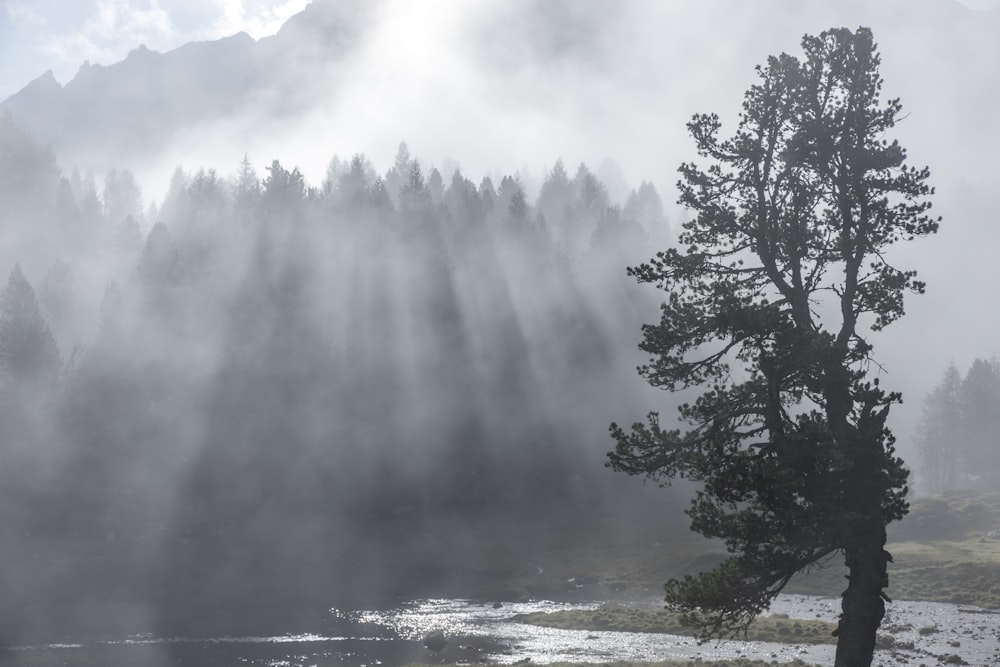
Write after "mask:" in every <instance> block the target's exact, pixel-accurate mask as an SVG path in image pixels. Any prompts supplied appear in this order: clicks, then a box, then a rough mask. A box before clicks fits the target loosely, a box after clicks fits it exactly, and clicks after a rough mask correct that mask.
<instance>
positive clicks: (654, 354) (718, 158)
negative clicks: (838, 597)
mask: <svg viewBox="0 0 1000 667" xmlns="http://www.w3.org/2000/svg"><path fill="white" fill-rule="evenodd" d="M802 47H803V50H804V51H805V57H804V59H802V60H800V59H799V58H796V57H794V56H791V55H788V54H782V55H781V56H778V57H771V58H769V59H768V62H767V65H766V66H765V67H761V68H758V70H757V71H758V75H759V80H758V83H757V84H756V85H754V86H752V87H751V88H750V89H749V90H748V91H747V93H746V95H745V97H744V103H743V113H742V114H741V116H740V123H739V129H738V130H737V132H736V134H735V135H734V136H733V137H732V138H730V139H726V140H720V139H719V137H718V134H719V129H720V127H721V123H720V121H719V118H718V116H716V115H698V116H695V117H694V119H693V120H692V121H691V122H690V123H689V124H688V128H689V130H690V132H691V134H692V136H693V137H694V140H695V143H696V145H697V148H698V153H699V155H700V156H701V157H702V158H703V159H705V160H707V161H708V163H709V166H708V167H707V169H706V168H701V167H699V166H698V165H695V164H684V165H682V166H681V169H680V171H681V175H682V181H681V183H680V184H679V187H680V190H681V203H682V204H683V205H685V206H687V207H688V208H690V209H691V210H693V211H694V212H695V213H696V217H695V218H694V219H693V220H691V221H690V222H688V223H686V224H685V225H684V232H683V234H681V236H680V239H679V241H680V243H679V247H680V249H678V248H672V249H670V250H667V251H665V252H661V253H659V254H658V255H657V257H656V258H655V259H654V260H652V261H651V262H650V263H649V264H644V265H641V266H639V267H637V268H634V269H630V271H631V272H632V274H633V275H635V276H636V277H637V278H638V279H639V281H641V282H645V283H651V284H654V285H656V286H658V287H660V288H662V289H663V290H665V291H666V292H667V293H668V294H669V298H668V300H667V301H666V303H664V304H663V305H662V308H661V310H662V312H661V319H660V322H659V323H658V324H652V325H646V326H645V327H644V334H645V338H644V341H643V343H642V346H641V347H642V349H643V350H645V351H646V352H648V353H649V354H650V355H651V360H650V362H649V363H648V364H647V365H646V366H644V367H642V369H641V370H642V373H643V374H644V375H645V377H646V379H647V380H648V381H649V382H650V383H651V384H652V385H654V386H657V387H662V388H664V389H667V390H671V391H673V390H681V389H688V388H702V389H703V393H702V394H701V395H700V396H699V397H698V399H697V400H695V401H694V402H693V403H690V404H687V405H684V406H682V408H681V410H680V415H681V417H682V419H683V420H684V421H685V422H687V424H689V425H690V429H689V430H687V431H684V432H682V431H681V430H673V429H670V428H661V426H660V422H659V418H658V415H656V414H655V413H653V414H651V415H650V416H649V420H648V423H647V424H641V423H640V424H635V425H634V426H633V428H632V430H631V432H626V431H625V430H623V429H622V428H620V427H618V426H617V425H612V434H613V436H614V437H615V439H616V440H617V443H618V444H617V448H616V450H615V451H614V452H613V453H612V454H611V458H610V462H609V463H610V465H611V466H612V467H614V468H616V469H618V470H621V471H624V472H627V473H631V474H642V475H647V476H650V477H654V478H658V479H663V478H667V479H669V478H673V477H676V476H682V477H687V478H690V479H692V480H695V481H698V482H701V483H702V484H703V488H702V490H701V491H700V492H699V493H698V495H697V497H696V499H695V500H694V501H693V504H692V507H691V509H690V510H689V511H688V512H689V515H690V516H691V519H692V528H693V529H694V530H696V531H698V532H700V533H702V534H704V535H706V536H711V537H718V538H721V539H723V540H724V541H725V542H726V545H727V548H728V549H729V551H730V553H731V554H732V555H731V557H730V558H729V559H728V560H726V561H725V562H724V563H723V564H722V565H720V566H719V567H718V568H716V569H714V570H712V571H710V572H706V573H702V574H701V575H699V576H697V577H689V578H685V579H684V580H673V581H670V582H668V584H667V601H668V603H669V604H670V605H671V606H672V607H675V608H678V609H680V610H682V611H685V612H688V613H690V614H691V615H692V619H693V620H695V621H696V622H697V623H698V624H700V625H701V628H702V632H703V636H711V635H717V634H720V633H724V632H726V631H731V630H737V631H739V630H741V629H745V628H746V627H747V625H748V623H749V622H750V621H751V620H752V619H753V618H754V617H755V616H756V615H757V614H758V613H760V612H761V611H762V610H763V609H765V608H766V607H767V606H768V605H769V604H770V603H771V601H772V600H773V599H774V597H775V596H776V595H777V594H778V593H779V592H780V591H781V590H782V588H783V587H784V586H785V584H787V583H788V581H789V580H790V579H791V577H792V576H794V575H795V574H796V573H797V572H799V571H800V570H803V569H807V568H809V567H810V566H812V565H814V564H816V563H818V562H822V561H823V559H825V558H827V557H829V556H831V555H832V554H836V553H841V554H843V557H844V562H845V565H846V566H847V569H848V585H847V589H846V591H845V592H844V595H843V602H842V609H843V612H842V614H841V617H840V622H839V624H838V629H837V634H838V638H839V639H838V644H837V656H836V663H835V664H836V666H837V667H862V666H864V665H870V664H871V661H872V655H873V651H874V648H875V637H876V632H877V630H878V627H879V625H880V623H881V621H882V618H883V616H884V614H885V601H886V600H888V597H887V596H886V593H885V591H884V590H883V589H884V588H885V587H886V586H887V585H888V574H887V567H886V564H887V563H888V561H889V560H891V556H890V555H889V553H888V552H887V551H885V549H884V546H885V542H886V530H885V527H886V524H887V523H889V522H891V521H894V520H898V519H900V518H902V517H903V515H904V514H905V513H906V511H907V502H906V494H907V486H906V479H907V476H908V471H907V470H906V468H905V467H904V465H903V462H902V460H901V459H900V458H898V457H897V456H896V455H895V448H894V438H893V436H892V433H891V432H890V431H889V429H888V428H887V426H886V419H887V417H888V414H889V409H890V407H891V406H892V405H893V404H894V403H897V402H898V401H899V400H900V396H899V395H898V394H895V393H886V392H885V391H883V390H882V389H881V387H880V386H879V383H878V379H877V378H875V379H873V378H871V377H870V375H869V373H868V368H869V364H870V359H871V353H872V351H873V348H872V345H871V344H870V343H869V342H868V338H867V337H868V333H867V332H866V331H865V329H867V328H869V327H870V328H871V329H873V330H875V331H878V330H880V329H882V328H884V327H886V326H888V325H889V324H891V323H892V322H894V321H895V320H896V319H898V318H900V317H901V316H902V315H903V312H904V311H903V297H904V294H905V293H906V292H922V291H923V284H922V283H920V282H919V281H917V280H916V278H915V272H913V271H903V270H900V269H897V268H896V267H894V266H893V265H891V264H890V263H889V262H888V261H887V257H886V253H885V250H886V249H887V248H888V247H889V246H891V245H892V244H894V243H896V242H898V241H902V240H907V239H912V238H914V237H919V236H924V235H928V234H931V233H933V232H935V231H937V227H938V222H937V221H936V220H933V219H931V218H930V217H929V216H928V215H927V209H928V208H929V207H930V203H929V201H927V197H928V195H930V194H931V193H932V190H931V188H930V187H929V185H928V184H927V179H928V177H929V172H928V170H927V169H914V168H913V167H910V166H908V165H907V164H906V152H905V151H904V150H903V148H902V147H901V146H900V145H899V144H898V143H897V142H895V141H891V140H890V139H889V138H888V135H889V134H890V131H891V130H892V129H893V127H894V125H895V123H896V121H897V120H898V119H899V118H900V114H901V106H900V104H899V102H898V100H889V101H888V102H885V103H883V102H882V101H881V100H880V91H881V88H882V79H881V77H880V75H879V60H880V58H879V55H878V52H877V50H876V47H875V43H874V41H873V38H872V34H871V31H870V30H868V29H867V28H859V29H858V30H857V31H856V32H852V31H850V30H848V29H846V28H841V29H832V30H828V31H826V32H823V33H822V34H820V35H819V36H809V35H807V36H806V37H804V38H803V40H802Z"/></svg>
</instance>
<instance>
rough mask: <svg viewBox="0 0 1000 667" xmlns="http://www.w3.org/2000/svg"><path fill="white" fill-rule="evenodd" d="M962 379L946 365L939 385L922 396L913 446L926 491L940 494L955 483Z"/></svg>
mask: <svg viewBox="0 0 1000 667" xmlns="http://www.w3.org/2000/svg"><path fill="white" fill-rule="evenodd" d="M961 391H962V376H961V375H959V373H958V368H956V367H955V364H953V363H952V364H950V365H949V366H948V368H947V369H946V370H945V372H944V377H943V378H941V382H940V383H939V384H938V385H937V386H936V387H934V389H932V390H931V391H930V392H928V394H927V395H926V396H925V397H924V403H923V410H922V412H921V415H920V423H919V424H918V426H917V446H918V447H919V449H920V461H921V464H922V465H921V468H922V469H923V470H922V471H923V478H924V479H925V480H926V483H927V490H928V491H930V492H931V493H941V492H943V491H947V490H948V489H952V488H955V486H956V485H957V484H958V483H959V476H958V475H959V466H960V456H961V437H962V433H961V430H962V411H961V410H962V408H961Z"/></svg>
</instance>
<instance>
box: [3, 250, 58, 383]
mask: <svg viewBox="0 0 1000 667" xmlns="http://www.w3.org/2000/svg"><path fill="white" fill-rule="evenodd" d="M61 370H62V357H61V356H60V354H59V348H58V347H57V346H56V342H55V339H54V338H53V337H52V332H51V331H49V325H48V324H47V323H46V322H45V320H44V319H43V318H42V314H41V311H40V310H39V308H38V300H37V299H36V298H35V290H34V289H32V287H31V285H30V284H29V283H28V281H27V279H26V278H25V277H24V274H23V273H22V272H21V267H20V265H16V266H15V267H14V269H13V270H12V271H11V272H10V277H9V278H8V279H7V286H6V287H5V288H4V290H3V294H2V295H0V373H2V379H3V385H4V387H5V388H11V387H12V388H15V389H19V388H20V389H35V388H38V387H39V385H51V384H52V383H54V382H55V380H57V379H58V377H59V373H60V371H61Z"/></svg>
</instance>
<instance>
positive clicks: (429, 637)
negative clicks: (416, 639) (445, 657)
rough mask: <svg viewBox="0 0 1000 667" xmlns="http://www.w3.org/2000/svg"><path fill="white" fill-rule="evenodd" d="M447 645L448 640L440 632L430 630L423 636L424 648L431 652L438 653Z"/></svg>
mask: <svg viewBox="0 0 1000 667" xmlns="http://www.w3.org/2000/svg"><path fill="white" fill-rule="evenodd" d="M447 645H448V638H447V637H445V636H444V632H442V631H441V630H431V631H430V632H428V633H427V634H426V635H424V646H425V647H427V649H428V650H431V651H440V650H442V649H443V648H444V647H445V646H447Z"/></svg>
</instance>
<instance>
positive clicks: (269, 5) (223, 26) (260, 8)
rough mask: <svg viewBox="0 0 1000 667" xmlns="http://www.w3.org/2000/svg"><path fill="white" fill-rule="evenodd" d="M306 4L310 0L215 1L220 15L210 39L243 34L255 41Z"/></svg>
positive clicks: (269, 33) (272, 30) (212, 29)
mask: <svg viewBox="0 0 1000 667" xmlns="http://www.w3.org/2000/svg"><path fill="white" fill-rule="evenodd" d="M308 4H309V0H246V1H245V0H218V6H219V9H220V10H221V12H222V14H221V16H219V18H218V20H217V21H216V22H215V24H214V25H213V26H212V28H211V32H212V33H214V34H213V35H211V36H212V37H223V36H226V35H232V34H235V33H238V32H245V33H247V34H249V35H250V36H251V37H253V38H254V39H260V38H261V37H267V36H269V35H273V34H274V33H276V32H277V31H278V29H279V28H281V26H282V24H284V22H285V21H287V20H288V19H289V18H290V17H291V16H293V15H295V14H297V13H299V12H301V11H302V10H303V9H305V7H306V5H308ZM207 36H208V35H206V37H207Z"/></svg>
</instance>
